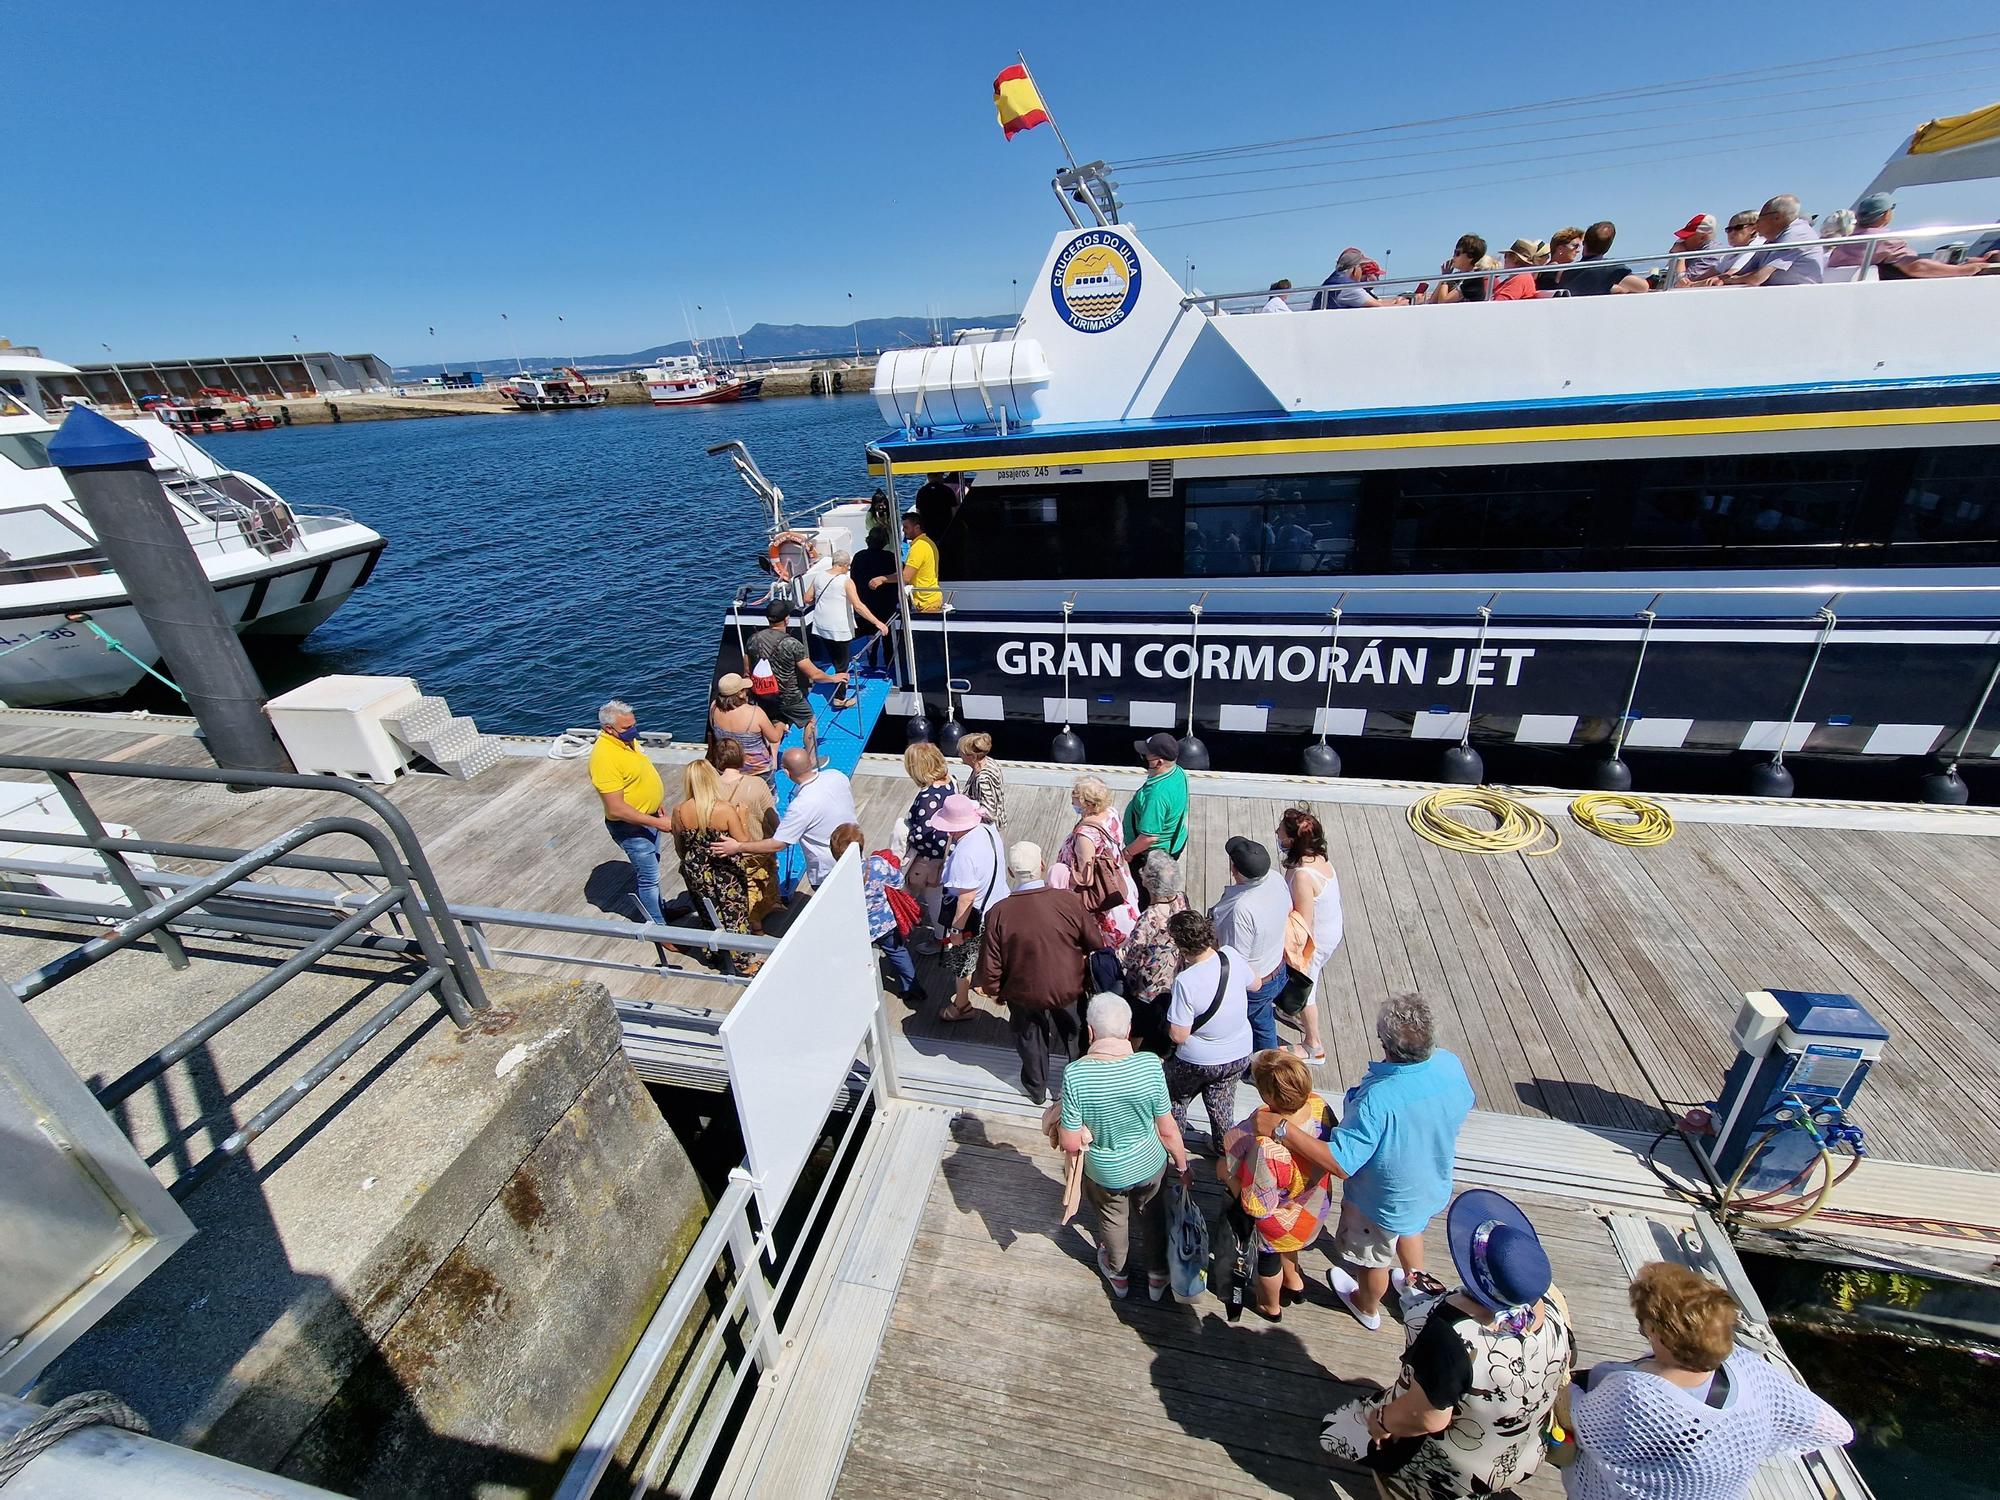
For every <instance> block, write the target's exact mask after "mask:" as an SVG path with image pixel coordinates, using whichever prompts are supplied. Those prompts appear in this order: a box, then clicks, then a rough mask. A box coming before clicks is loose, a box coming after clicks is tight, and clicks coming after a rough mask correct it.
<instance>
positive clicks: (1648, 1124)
mask: <svg viewBox="0 0 2000 1500" xmlns="http://www.w3.org/2000/svg"><path fill="white" fill-rule="evenodd" d="M162 729H165V730H166V731H167V732H162ZM0 753H15V754H50V755H63V756H75V757H82V758H105V759H118V760H123V761H131V762H139V763H144V762H149V761H150V762H165V763H181V764H191V763H200V762H203V761H204V760H205V757H204V754H203V751H202V750H201V747H200V746H199V744H198V742H196V741H195V740H193V739H192V738H189V737H188V736H187V735H186V734H185V733H184V732H175V730H174V726H172V725H156V726H149V725H146V724H144V723H134V722H132V721H127V720H116V721H106V722H104V723H103V724H101V725H100V724H91V725H90V726H89V727H77V726H76V725H75V724H74V723H72V722H69V721H68V720H67V719H66V718H63V717H59V716H50V719H49V720H48V721H47V722H46V724H45V723H44V721H42V720H39V719H36V718H34V717H32V716H19V715H16V716H10V717H5V718H0ZM4 774H8V775H19V774H20V773H4ZM670 779H671V777H670ZM1110 779H1112V780H1113V781H1114V785H1115V789H1120V790H1121V795H1122V788H1123V787H1125V786H1129V785H1131V784H1134V783H1136V780H1137V776H1136V774H1131V773H1114V774H1113V775H1112V776H1111V777H1110ZM1070 780H1071V773H1070V771H1069V769H1068V768H1060V767H1027V766H1017V767H1011V768H1009V786H1008V821H1007V827H1006V833H1007V836H1008V838H1009V839H1010V840H1013V839H1020V838H1032V839H1034V840H1036V841H1037V842H1039V843H1040V844H1042V846H1043V848H1044V849H1045V850H1046V851H1049V852H1053V850H1054V849H1055V847H1056V845H1057V844H1058V843H1059V842H1060V840H1061V838H1062V836H1063V834H1064V833H1065V832H1066V831H1067V829H1068V826H1069V823H1070V817H1071V815H1070V812H1069V797H1068V787H1069V785H1070ZM855 785H856V796H857V802H858V804H859V808H860V812H861V815H862V821H863V824H864V827H865V828H866V829H867V832H868V834H869V837H870V841H871V844H880V843H885V842H887V840H888V838H889V834H890V830H891V828H892V826H893V824H894V822H895V820H896V818H898V817H899V816H901V814H902V813H903V811H904V810H905V809H906V807H907V805H908V802H909V799H910V796H911V794H912V792H913V790H914V789H913V788H912V787H911V786H910V785H909V783H908V781H907V779H906V778H905V777H904V776H903V775H902V772H901V768H900V766H899V765H898V764H897V763H896V762H894V761H893V760H890V759H888V758H886V757H869V758H868V759H867V760H866V761H864V762H863V766H862V769H861V772H860V774H859V775H858V776H857V777H856V782H855ZM88 790H89V791H90V793H91V795H92V797H93V799H94V800H95V802H96V804H97V806H98V807H99V810H100V811H101V813H102V814H103V815H104V816H106V817H107V818H112V819H116V820H118V821H122V822H126V823H129V824H132V825H133V826H135V827H137V828H139V829H140V830H141V831H142V832H143V833H144V834H145V835H147V836H149V837H153V838H161V839H175V840H190V841H204V842H215V843H220V844H227V845H233V846H236V847H248V846H250V845H253V844H255V843H256V842H258V841H259V840H260V839H261V838H264V837H267V836H269V835H270V834H273V833H276V832H278V831H280V830H282V829H284V828H286V827H289V826H291V825H292V824H294V823H297V822H299V821H301V820H303V819H304V818H307V817H311V816H313V815H315V814H317V813H321V812H327V811H341V812H347V811H351V810H352V809H353V806H354V804H353V803H352V801H351V800H350V799H346V798H342V797H337V796H334V795H332V794H322V793H310V792H288V791H265V792H258V793H254V794H248V795H239V794H231V793H229V792H227V791H225V790H223V789H222V788H220V787H207V786H194V785H187V784H174V783H162V782H151V783H148V782H132V781H109V780H106V781H97V782H92V783H89V784H88ZM388 792H389V795H390V796H391V797H392V799H393V800H394V801H395V802H396V804H397V805H398V806H399V807H400V808H401V809H402V810H403V811H404V813H405V814H406V815H407V816H408V817H409V818H410V820H411V822H412V823H413V824H414V825H415V827H416V829H417V831H418V833H419V835H420V837H421V838H422V840H423V842H424V845H425V847H426V849H427V850H428V852H429V855H430V858H431V860H432V862H433V864H434V865H435V867H436V869H437V871H438V874H439V878H440V879H441V881H442V883H443V885H444V888H445V891H446V893H447V895H448V896H450V897H451V898H452V899H453V900H455V901H460V902H465V903H468V904H474V905H480V906H495V907H515V908H523V909H528V910H541V911H552V912H558V913H565V914H569V915H575V916H599V917H601V916H607V915H611V916H623V917H627V918H636V908H635V907H634V906H633V904H632V902H631V900H630V897H629V894H628V891H629V885H630V876H629V872H628V870H627V867H626V866H625V863H624V861H623V859H622V857H621V856H620V855H619V852H618V850H617V849H616V848H615V847H614V846H613V845H612V844H611V843H610V841H609V840H608V839H607V838H606V837H605V835H604V830H603V825H602V822H601V821H600V819H599V818H598V816H597V808H596V801H595V798H594V796H593V794H592V793H591V792H590V790H589V787H588V785H587V783H586V781H585V776H584V769H583V766H582V764H581V763H580V762H577V761H554V760H549V759H547V758H546V757H540V756H534V755H532V754H529V755H517V756H510V757H509V758H507V759H506V760H505V761H504V762H503V763H502V764H501V765H500V766H499V767H497V768H496V769H494V770H493V771H491V772H489V773H487V774H486V775H484V776H482V777H480V778H479V779H478V780H476V781H473V782H470V783H462V782H456V781H451V780H447V779H444V778H441V777H428V776H426V777H406V778H404V779H402V780H401V781H399V782H397V783H396V784H395V785H394V786H393V787H391V788H389V789H388ZM1195 793H1196V795H1195V797H1194V799H1193V809H1192V823H1193V830H1192V836H1191V839H1190V842H1189V847H1188V852H1187V855H1186V857H1185V860H1184V862H1183V864H1184V869H1185V871H1186V875H1187V885H1188V891H1189V896H1190V899H1191V900H1192V901H1193V902H1194V903H1195V904H1197V905H1200V906H1206V905H1208V904H1209V903H1210V902H1212V901H1213V899H1214V898H1215V895H1216V893H1217V892H1218V891H1219V890H1220V889H1221V886H1222V884H1223V882H1224V880H1225V879H1226V871H1225V870H1224V868H1223V859H1222V852H1221V851H1222V843H1223V840H1224V839H1225V838H1226V837H1227V836H1229V835H1230V834H1233V833H1244V834H1248V835H1251V836H1255V837H1263V838H1266V839H1268V838H1270V836H1271V834H1272V832H1273V830H1274V829H1275V827H1276V825H1277V820H1278V815H1279V813H1280V812H1281V811H1282V810H1283V808H1284V807H1285V806H1287V805H1289V804H1291V803H1292V802H1294V801H1296V802H1298V803H1300V804H1301V805H1304V806H1307V807H1309V808H1311V809H1312V810H1313V811H1314V812H1315V813H1317V814H1318V815H1319V816H1320V817H1321V819H1322V821H1323V822H1324V823H1325V825H1326V828H1327V832H1328V837H1329V841H1330V844H1331V846H1332V847H1331V854H1332V858H1333V863H1334V867H1335V869H1336V871H1337V873H1338V875H1339V878H1340V881H1341V887H1342V895H1343V900H1344V905H1345V911H1346V938H1345V941H1344V942H1343V943H1342V945H1341V947H1340V949H1339V950H1338V951H1337V952H1336V953H1335V954H1334V956H1333V957H1332V959H1331V960H1330V961H1329V963H1328V965H1327V968H1326V975H1325V979H1324V981H1323V982H1322V985H1321V990H1320V998H1319V1002H1318V1003H1319V1005H1320V1007H1321V1014H1322V1016H1323V1018H1324V1021H1325V1036H1326V1042H1327V1050H1328V1063H1327V1067H1326V1068H1325V1069H1324V1070H1323V1072H1322V1083H1323V1086H1326V1087H1335V1086H1344V1085H1345V1084H1346V1083H1348V1082H1351V1081H1352V1080H1353V1079H1354V1078H1355V1077H1357V1076H1358V1075H1359V1073H1360V1072H1361V1070H1362V1069H1363V1068H1364V1067H1365V1066H1366V1064H1367V1062H1368V1061H1369V1060H1371V1059H1372V1058H1373V1057H1374V1055H1375V1045H1374V1038H1373V1034H1372V1015H1373V1010H1374V1007H1375V1005H1376V1003H1377V1002H1378V1001H1379V1000H1380V999H1381V998H1382V997H1383V996H1384V995H1385V994H1387V993H1389V992H1391V991H1394V990H1399V989H1416V990H1419V991H1421V992H1422V993H1423V994H1425V995H1426V996H1427V997H1428V998H1429V999H1430V1000H1431V1002H1432V1004H1433V1006H1434V1007H1435V1008H1436V1010H1437V1013H1438V1016H1439V1020H1440V1026H1441V1034H1442V1040H1443V1042H1444V1044H1445V1045H1447V1046H1450V1047H1451V1048H1452V1049H1453V1050H1454V1051H1456V1052H1458V1053H1459V1055H1460V1056H1461V1057H1462V1058H1463V1059H1464V1061H1465V1065H1466V1068H1467V1071H1468V1073H1469V1074H1470V1075H1471V1077H1472V1080H1473V1083H1474V1086H1475V1088H1476V1090H1477V1092H1478V1096H1479V1104H1480V1107H1481V1108H1482V1109H1485V1110H1490V1111H1498V1112H1502V1113H1511V1114H1519V1115H1526V1116H1548V1117H1550V1118H1554V1119H1560V1120H1567V1121H1571V1122H1574V1123H1578V1124H1582V1125H1586V1126H1596V1127H1608V1128H1618V1129H1628V1130H1653V1129H1657V1128H1659V1126H1661V1125H1663V1124H1664V1123H1665V1116H1664V1114H1663V1113H1662V1110H1661V1104H1662V1102H1663V1101H1684V1100H1701V1099H1705V1098H1708V1097H1711V1096H1712V1095H1713V1093H1714V1092H1715V1090H1716V1088H1717V1087H1718V1086H1719V1084H1720V1081H1721V1078H1722V1073H1723V1070H1724V1068H1725V1067H1726V1065H1727V1063H1728V1061H1729V1057H1730V1044H1729V1026H1730V1023H1731V1020H1732V1019H1733V1017H1734V1014H1735V1011H1736V1008H1737V1005H1738V1003H1739V999H1740V997H1741V995H1742V993H1743V992H1744V991H1745V990H1750V989H1758V988H1763V987H1767V986H1774V985H1775V986H1782V987H1788V988H1795V989H1829V990H1838V991H1844V992H1847V993H1851V994H1854V995H1856V996H1857V997H1859V998H1860V999H1862V1000H1863V1002H1864V1003H1866V1004H1867V1005H1868V1006H1869V1007H1870V1008H1871V1009H1873V1010H1874V1011H1875V1012H1876V1014H1877V1015H1878V1016H1880V1017H1881V1019H1882V1020H1883V1022H1884V1023H1885V1024H1886V1025H1887V1026H1888V1028H1889V1031H1890V1034H1891V1038H1892V1039H1891V1042H1890V1044H1889V1048H1888V1052H1887V1054H1886V1056H1885V1059H1884V1061H1883V1062H1882V1063H1881V1064H1880V1065H1878V1066H1877V1067H1876V1069H1875V1071H1874V1073H1873V1074H1872V1076H1871V1078H1870V1080H1869V1085H1868V1091H1867V1093H1866V1095H1865V1096H1864V1098H1863V1100H1862V1104H1861V1110H1860V1114H1861V1118H1862V1120H1863V1123H1864V1124H1865V1125H1866V1127H1867V1130H1868V1134H1869V1141H1870V1146H1871V1149H1872V1150H1873V1151H1874V1153H1875V1154H1876V1155H1878V1156H1882V1157H1888V1158H1894V1159H1899V1160H1903V1161H1911V1162H1918V1163H1927V1164H1931V1165H1934V1166H1942V1167H1959V1168H1973V1169H1977V1170H1980V1171H1986V1172H1993V1171H2000V1107H1996V1106H2000V1039H1996V1036H1995V1034H1994V1033H1995V1029H1996V1022H2000V903H1996V902H1995V901H1994V900H1993V893H1994V892H1996V891H2000V840H1996V839H1995V838H1993V837H1990V836H1981V835H1986V834H1989V833H1994V832H2000V817H1996V816H1995V815H1994V814H1993V813H1992V812H1990V811H1986V810H1981V809H1964V810H1952V811H1946V810H1916V809H1911V810H1908V811H1907V812H1904V813H1897V814H1894V815H1893V816H1886V815H1885V816H1884V817H1873V818H1872V820H1873V821H1876V822H1883V821H1887V822H1890V823H1899V824H1903V825H1908V826H1910V827H1916V826H1921V827H1924V828H1937V829H1953V830H1963V834H1964V836H1954V835H1953V834H1950V833H1940V832H1930V831H1901V830H1899V829H1897V828H1881V827H1865V826H1863V827H1840V826H1826V825H1830V824H1837V823H1839V822H1841V821H1842V816H1843V815H1841V814H1839V813H1838V812H1837V811H1827V812H1825V813H1823V814H1815V813H1814V812H1812V811H1811V810H1809V809H1805V808H1781V809H1776V810H1762V811H1760V810H1759V809H1756V808H1754V807H1749V806H1745V805H1739V806H1734V807H1726V808H1723V809H1721V810H1720V811H1719V812H1718V813H1716V816H1717V817H1719V818H1720V817H1727V818H1730V819H1735V820H1736V821H1698V820H1697V819H1698V818H1699V817H1700V816H1702V805H1701V804H1698V803H1694V802H1684V801H1683V800H1682V799H1670V801H1671V802H1672V805H1674V806H1675V807H1676V808H1677V810H1678V812H1679V813H1680V815H1681V816H1682V821H1681V825H1680V831H1679V833H1678V835H1677V836H1676V838H1675V839H1674V840H1673V842H1671V843H1669V844H1667V845H1665V846H1664V847H1661V848H1655V849H1646V850H1635V849H1627V848H1622V847H1619V846H1616V845H1613V844H1610V843H1607V842H1604V841H1602V840H1599V839H1595V838H1592V837H1589V836H1588V835H1585V834H1583V833H1582V832H1581V831H1580V830H1574V829H1573V830H1571V832H1570V835H1569V837H1568V838H1567V839H1566V840H1565V842H1564V844H1563V847H1562V849H1561V850H1560V851H1559V852H1557V853H1556V854H1554V855H1552V856H1550V857H1547V858H1527V857H1524V856H1520V855H1507V856H1500V857H1480V856H1471V855H1464V854H1458V853H1453V852H1450V851H1447V850H1443V849H1439V848H1436V847H1434V846H1432V845H1430V844H1427V843H1425V842H1424V841H1422V840H1421V839H1419V838H1417V837H1416V836H1415V835H1414V834H1413V833H1411V832H1410V830H1409V829H1408V828H1407V827H1406V826H1405V824H1404V821H1403V811H1402V805H1401V804H1402V803H1404V802H1407V800H1408V794H1402V793H1398V792H1395V791H1393V790H1382V791H1379V792H1375V793H1364V792H1363V791H1361V790H1360V789H1356V788H1349V787H1346V786H1344V785H1343V784H1341V783H1323V782H1310V781H1306V780H1303V779H1290V780H1286V779H1275V780H1268V781H1262V780H1258V779H1255V778H1246V777H1232V776H1223V775H1218V776H1201V777H1197V778H1196V779H1195ZM1753 820H1754V821H1753ZM1846 821H1849V822H1864V823H1865V822H1868V821H1871V818H1868V817H1861V816H1859V815H1857V816H1855V817H1852V818H1847V819H1846ZM663 875H664V877H665V884H666V887H667V889H668V891H669V892H670V893H671V892H673V891H674V890H677V889H678V888H679V879H678V875H677V874H676V873H674V872H673V870H672V868H671V860H669V863H668V868H667V869H666V870H665V871H663ZM284 878H285V879H287V880H291V881H293V883H301V884H302V883H306V882H307V881H308V880H309V879H310V877H307V876H304V875H296V876H295V875H290V874H287V875H286V876H285V877H284ZM519 937H520V935H519V934H505V935H503V934H495V941H499V942H510V941H518V939H519ZM539 946H542V947H544V948H547V949H550V950H553V951H560V952H564V953H574V954H577V955H581V956H584V957H590V958H600V959H610V960H622V961H624V962H628V963H631V962H637V963H640V964H643V963H644V962H645V961H646V960H647V959H648V958H649V957H650V953H649V952H648V950H646V949H644V948H643V947H641V946H639V945H635V944H633V943H631V942H629V941H625V940H620V939H613V938H592V937H574V938H572V937H568V936H564V935H560V934H551V935H544V937H543V939H542V941H541V943H540V944H539ZM508 964H509V966H513V967H522V968H528V969H541V970H545V971H546V970H560V969H564V968H565V966H564V965H563V964H561V963H559V962H550V963H532V962H527V961H519V962H516V961H511V960H510V961H508ZM567 972H571V973H581V972H588V971H583V970H578V969H576V968H574V967H569V968H568V969H567ZM605 977H606V978H607V982H608V983H609V984H610V986H611V988H612V990H613V992H614V993H615V994H617V995H619V996H621V997H623V998H627V999H631V1000H637V1001H655V1002H671V1003H674V1004H680V1005H705V1006H711V1007H726V1005H727V1004H728V1002H729V1000H730V998H731V997H732V996H733V995H734V993H735V990H734V989H733V988H731V987H730V986H728V985H724V984H719V983H714V982H709V981H696V980H693V979H686V978H674V977H665V978H661V977H655V976H654V975H650V974H646V973H640V972H613V973H610V974H608V975H606V976H605ZM944 988H945V987H944V986H943V985H941V984H939V983H936V982H933V983H932V984H931V990H932V993H933V996H934V997H935V998H934V999H933V1001H932V1003H931V1004H930V1005H929V1006H927V1007H926V1008H925V1009H924V1010H923V1011H921V1012H920V1013H918V1014H915V1015H911V1016H909V1017H908V1018H907V1019H906V1020H905V1021H904V1029H905V1035H906V1036H907V1038H908V1040H909V1041H910V1042H911V1043H912V1044H913V1045H914V1046H915V1047H916V1048H917V1049H918V1050H919V1051H920V1052H930V1053H942V1052H943V1051H945V1049H946V1048H947V1047H950V1046H954V1045H956V1044H959V1043H985V1044H988V1045H991V1046H999V1047H1004V1046H1006V1045H1007V1042H1008V1036H1007V1032H1006V1028H1005V1025H1004V1022H1003V1021H1002V1020H1001V1019H1000V1018H999V1017H998V1016H997V1015H995V1014H988V1015H985V1016H982V1017H980V1018H979V1019H977V1020H975V1021H972V1022H968V1023H965V1024H963V1025H960V1026H953V1027H940V1026H939V1025H937V1023H936V1021H935V1019H934V1017H935V1014H936V1011H937V1008H938V1004H939V1002H940V1000H941V999H942V997H943V991H944Z"/></svg>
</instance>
